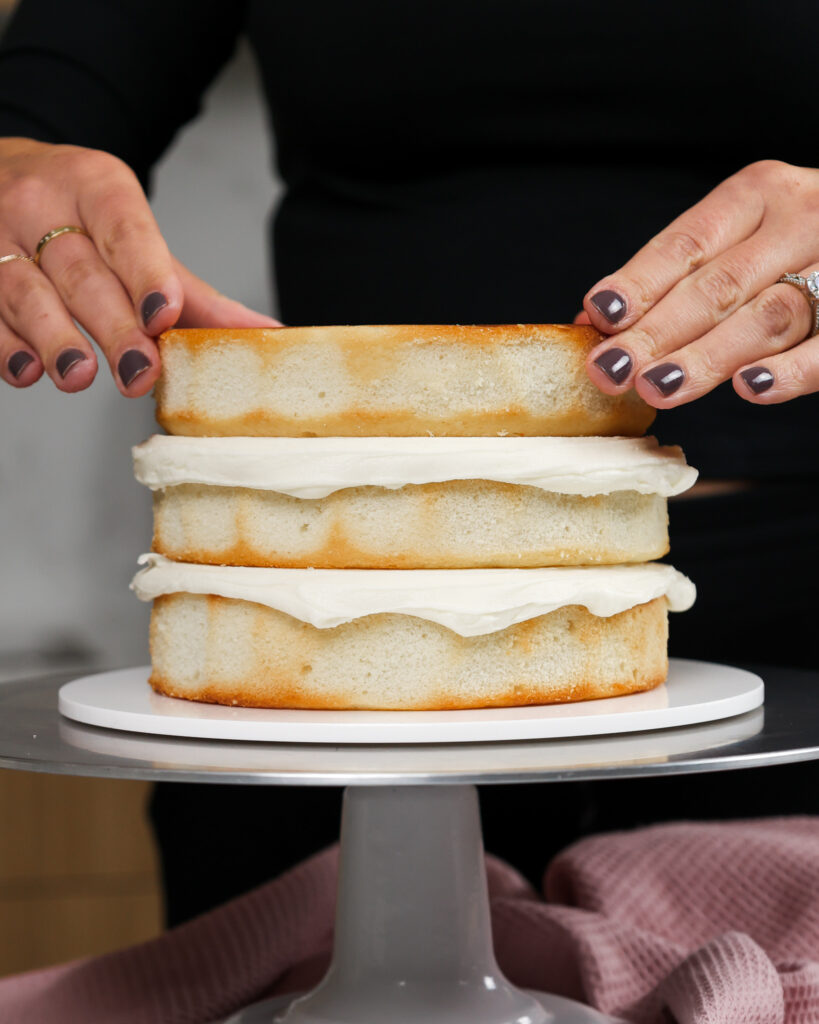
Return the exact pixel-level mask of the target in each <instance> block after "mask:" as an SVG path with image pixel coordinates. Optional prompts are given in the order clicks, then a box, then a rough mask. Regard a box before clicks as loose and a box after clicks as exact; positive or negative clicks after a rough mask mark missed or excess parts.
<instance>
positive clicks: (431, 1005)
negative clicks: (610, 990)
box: [229, 786, 616, 1024]
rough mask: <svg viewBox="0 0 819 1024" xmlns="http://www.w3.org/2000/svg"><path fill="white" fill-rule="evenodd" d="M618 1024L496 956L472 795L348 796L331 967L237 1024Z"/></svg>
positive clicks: (372, 790)
mask: <svg viewBox="0 0 819 1024" xmlns="http://www.w3.org/2000/svg"><path fill="white" fill-rule="evenodd" d="M273 1021H276V1022H279V1021H281V1022H283V1024H385V1022H387V1021H389V1024H616V1022H613V1019H612V1018H610V1017H606V1016H603V1015H602V1014H600V1013H598V1012H597V1011H595V1010H592V1009H590V1008H588V1007H584V1006H581V1005H580V1004H579V1003H574V1002H572V1001H570V1000H566V999H562V998H557V997H553V996H548V995H541V994H539V993H529V992H525V991H523V990H521V989H518V988H515V987H514V986H513V985H511V984H510V983H509V982H508V981H507V980H506V978H504V976H503V974H502V973H501V971H500V969H499V967H498V965H497V962H496V960H495V955H494V952H493V949H492V932H491V924H490V917H489V897H488V892H487V885H486V870H485V864H484V856H483V843H482V839H481V826H480V815H479V810H478V797H477V791H476V790H475V788H474V786H412V787H403V786H402V787H385V786H379V787H354V788H350V789H348V790H347V791H346V793H345V798H344V814H343V819H342V831H341V858H340V863H339V887H338V904H337V907H336V925H335V941H334V948H333V957H332V962H331V964H330V968H329V970H328V972H327V974H326V975H325V977H324V980H323V981H322V982H321V983H320V984H319V985H318V987H317V988H316V989H314V990H313V991H312V992H309V993H308V994H307V995H304V996H301V997H298V998H296V999H292V997H291V998H290V999H286V1000H274V1001H272V1002H268V1003H266V1004H259V1005H257V1006H255V1007H250V1008H248V1009H247V1010H244V1011H242V1012H241V1013H239V1014H238V1015H235V1016H233V1017H231V1018H230V1021H229V1024H260V1022H265V1024H273Z"/></svg>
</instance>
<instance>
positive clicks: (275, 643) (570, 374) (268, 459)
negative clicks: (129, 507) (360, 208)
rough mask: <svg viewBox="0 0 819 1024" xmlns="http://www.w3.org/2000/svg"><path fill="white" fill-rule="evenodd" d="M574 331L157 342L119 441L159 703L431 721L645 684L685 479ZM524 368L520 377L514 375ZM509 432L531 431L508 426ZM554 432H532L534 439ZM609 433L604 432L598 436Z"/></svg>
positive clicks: (657, 666) (672, 578)
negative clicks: (165, 699) (141, 521)
mask: <svg viewBox="0 0 819 1024" xmlns="http://www.w3.org/2000/svg"><path fill="white" fill-rule="evenodd" d="M598 340H599V335H597V334H596V332H594V331H593V330H592V329H591V328H585V327H584V328H578V327H562V326H557V327H553V326H543V325H534V326H526V325H512V326H499V327H488V326H484V327H440V326H437V327H428V326H427V327H407V326H400V327H361V328H352V327H344V328H340V327H339V328H282V329H277V330H270V331H268V330H253V331H251V330H237V331H231V330H228V331H220V330H209V331H204V330H201V331H200V330H194V331H181V330H174V331H171V332H168V333H167V334H165V335H163V336H162V338H161V339H160V350H161V353H162V361H163V372H162V377H161V380H160V384H159V386H158V391H157V409H158V412H157V415H158V419H159V420H160V422H161V423H162V424H163V425H164V426H165V427H166V429H169V430H170V431H171V432H172V435H174V436H169V437H160V436H158V437H154V438H152V439H151V440H150V441H148V442H147V443H146V444H144V445H141V446H139V447H138V448H137V449H135V453H134V454H135V466H136V472H137V476H138V478H139V479H140V480H141V481H142V482H143V483H145V484H146V485H148V486H149V487H151V488H152V489H153V490H154V494H155V498H154V512H155V528H154V542H153V553H152V554H151V555H148V556H144V561H145V567H144V568H143V569H142V570H141V572H140V573H138V575H137V577H136V579H135V581H134V584H133V586H134V589H135V590H136V592H137V594H138V596H139V597H141V598H142V599H144V600H153V601H154V609H153V614H152V622H151V656H152V674H151V684H152V686H153V687H154V689H155V690H157V692H159V693H162V694H165V695H168V696H174V697H183V698H186V699H191V700H200V701H209V702H216V703H223V704H233V705H241V706H248V707H279V708H325V709H326V708H332V709H341V708H366V709H377V710H381V709H384V710H386V709H390V710H394V709H401V710H430V709H438V710H442V709H454V708H479V707H492V706H508V705H525V704H535V703H554V702H562V701H575V700H585V699H592V698H599V697H608V696H614V695H618V694H626V693H633V692H637V691H641V690H646V689H651V688H652V687H655V686H657V685H658V684H659V683H661V682H662V681H663V680H664V679H665V677H666V674H667V655H666V643H667V613H668V610H669V609H672V610H682V609H684V608H686V607H688V606H689V605H690V603H691V602H692V601H693V599H694V591H693V585H692V584H691V583H690V581H688V580H686V579H685V577H683V576H682V575H681V574H679V573H677V572H676V570H674V569H673V568H672V567H671V566H668V565H662V564H657V563H654V562H653V559H656V558H658V557H661V556H662V555H664V554H665V553H666V552H667V550H668V533H667V511H666V500H667V498H668V497H669V496H670V495H672V494H676V493H679V492H680V491H682V490H684V489H685V488H687V487H689V486H690V485H691V484H692V483H693V480H694V478H695V477H696V472H695V471H694V470H692V469H691V468H690V467H688V466H687V465H686V463H685V460H684V458H683V456H682V453H681V452H680V451H679V449H674V448H662V447H660V446H659V445H658V444H657V442H656V441H655V440H654V439H653V438H646V437H641V436H638V435H640V434H641V433H642V431H643V430H644V429H645V427H646V426H647V424H648V423H649V422H650V420H651V418H652V416H653V410H651V409H649V407H648V406H645V405H644V404H643V403H642V401H641V400H640V399H639V398H638V397H637V396H635V395H634V394H633V393H629V394H628V395H627V396H619V397H616V398H611V397H610V396H605V395H602V394H601V393H600V392H598V391H597V389H596V388H594V387H593V385H591V383H590V382H589V381H588V379H587V377H586V375H585V370H584V360H585V355H586V353H587V352H588V350H589V349H590V348H591V347H592V346H593V345H594V344H595V343H596V342H597V341H598ZM527 368H528V370H529V373H528V374H527ZM520 435H525V436H520ZM540 435H549V436H540ZM612 435H613V436H612Z"/></svg>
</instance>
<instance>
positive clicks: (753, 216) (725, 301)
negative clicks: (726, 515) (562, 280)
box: [581, 160, 819, 409]
mask: <svg viewBox="0 0 819 1024" xmlns="http://www.w3.org/2000/svg"><path fill="white" fill-rule="evenodd" d="M816 271H819V170H816V169H814V168H809V167H793V166H791V165H790V164H785V163H780V162H779V161H775V160H765V161H762V162H760V163H755V164H751V165H750V166H749V167H745V168H743V170H741V171H739V172H738V173H737V174H735V175H733V177H731V178H728V179H727V181H724V182H723V183H722V184H721V185H719V186H717V188H715V189H714V191H713V192H711V193H709V195H707V196H706V197H705V198H704V199H703V200H702V201H701V202H699V203H697V204H696V206H693V207H692V208H691V209H690V210H687V211H686V212H685V213H683V214H682V215H681V216H680V217H678V218H677V219H676V220H675V221H674V222H673V223H672V224H670V225H669V226H668V227H667V228H666V229H665V230H664V231H661V232H660V234H658V235H656V236H655V237H654V238H652V239H651V241H650V242H649V243H648V244H647V245H645V246H644V247H643V248H642V249H641V250H640V251H639V252H638V253H637V254H636V256H634V257H633V258H632V259H630V260H629V261H628V263H626V264H625V265H624V266H623V267H621V268H620V270H618V271H616V272H615V273H614V274H611V275H609V276H608V277H605V278H603V280H602V281H600V282H598V284H596V285H595V286H594V288H592V289H591V290H590V291H589V292H588V294H587V295H586V297H585V299H584V300H583V306H584V309H585V312H586V313H587V315H588V319H589V321H590V322H591V323H592V324H594V326H595V327H597V328H598V329H599V330H601V331H603V332H604V333H605V334H609V335H615V337H609V338H607V339H606V340H605V341H604V342H601V344H599V345H597V346H596V347H595V348H594V349H593V350H592V351H591V353H590V354H589V358H588V363H587V366H588V372H589V376H590V377H591V379H592V380H593V381H594V383H595V384H597V386H598V387H599V388H600V389H601V390H602V391H605V392H607V393H608V394H612V395H613V394H619V393H621V392H623V391H626V390H627V389H628V388H630V387H632V386H633V387H634V388H635V389H636V390H637V392H638V393H639V394H640V395H641V396H642V397H643V398H644V399H645V400H646V401H647V402H648V403H649V404H650V405H653V406H656V407H657V408H659V409H667V408H671V407H673V406H675V405H682V404H683V403H685V402H691V401H693V400H694V399H695V398H699V397H700V396H701V395H704V394H707V393H708V392H709V391H711V390H712V389H713V388H715V387H716V386H717V385H718V384H720V383H722V382H723V381H725V380H728V379H731V380H732V382H733V385H734V390H735V391H736V392H737V394H738V395H739V396H740V397H741V398H744V399H747V400H748V401H749V402H756V403H758V404H764V405H769V404H772V403H775V402H787V401H789V400H790V399H791V398H796V397H797V396H799V395H807V394H810V393H811V392H814V391H819V335H817V336H815V337H812V338H811V337H809V335H810V334H811V332H812V331H813V329H814V320H813V316H812V309H811V302H810V300H809V299H808V298H807V297H806V296H805V295H803V294H800V291H799V289H798V288H796V287H794V286H793V285H790V284H778V283H777V282H778V280H779V278H780V277H782V275H783V274H785V273H788V272H790V273H796V274H799V275H801V276H802V277H803V278H806V277H808V275H810V274H811V273H814V272H816ZM812 280H813V282H815V283H816V284H817V286H818V287H819V276H817V277H815V278H813V279H812ZM581 316H582V315H581ZM582 319H583V320H586V317H582Z"/></svg>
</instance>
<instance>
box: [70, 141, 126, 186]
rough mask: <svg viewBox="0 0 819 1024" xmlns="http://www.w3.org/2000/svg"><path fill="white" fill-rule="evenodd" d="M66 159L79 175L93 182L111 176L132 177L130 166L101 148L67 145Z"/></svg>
mask: <svg viewBox="0 0 819 1024" xmlns="http://www.w3.org/2000/svg"><path fill="white" fill-rule="evenodd" d="M67 160H68V162H69V164H70V166H72V167H73V169H74V170H75V171H76V173H77V174H78V176H79V177H82V178H92V179H93V180H94V181H95V182H99V181H100V180H108V179H111V178H122V177H125V176H128V177H134V174H133V171H132V170H131V168H130V167H129V166H128V165H127V164H126V163H125V162H124V161H123V160H120V158H119V157H118V156H114V155H113V153H106V152H105V151H104V150H102V149H83V148H80V147H79V146H72V147H69V153H68V154H67Z"/></svg>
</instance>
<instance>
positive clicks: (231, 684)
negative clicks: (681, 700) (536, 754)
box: [151, 593, 668, 711]
mask: <svg viewBox="0 0 819 1024" xmlns="http://www.w3.org/2000/svg"><path fill="white" fill-rule="evenodd" d="M667 611H668V601H667V600H666V598H665V597H658V598H656V599H654V600H652V601H649V602H647V603H645V604H640V605H636V606H635V607H632V608H629V609H627V610H626V611H623V612H620V613H619V614H616V615H611V616H607V617H602V616H596V615H592V614H591V613H590V612H589V611H588V610H587V609H586V608H584V607H582V606H580V605H570V606H566V607H562V608H558V609H557V610H556V611H552V612H549V613H548V614H546V615H540V616H537V617H536V618H533V619H528V620H527V621H525V622H520V623H517V624H516V625H512V626H509V627H507V628H506V629H501V630H498V631H497V632H494V633H486V634H482V635H479V636H469V637H464V636H460V635H459V634H458V633H455V632H453V631H452V630H450V629H448V628H446V627H445V626H441V625H439V624H437V623H435V622H430V621H427V620H425V619H421V618H417V617H415V616H413V615H405V614H400V613H381V614H376V615H366V616H364V617H362V618H358V619H355V620H353V621H352V622H346V623H343V624H342V625H339V626H335V627H332V628H327V629H318V628H316V627H315V626H312V625H310V624H309V623H306V622H302V621H301V620H299V619H295V618H293V617H292V616H290V615H287V614H285V613H284V612H280V611H276V610H275V609H273V608H269V607H267V606H265V605H261V604H256V603H253V602H250V601H243V600H236V599H232V598H224V597H217V596H213V595H202V594H187V593H175V594H169V595H166V596H162V597H158V598H157V599H156V600H155V601H154V608H153V614H152V617H151V660H152V663H153V672H152V674H151V685H152V686H153V688H154V689H155V690H156V691H157V692H158V693H162V694H166V695H167V696H171V697H182V698H186V699H188V700H198V701H205V702H209V703H213V704H233V705H239V706H243V707H267V708H323V709H333V710H340V709H359V710H361V709H370V710H407V711H409V710H414V711H421V710H453V709H464V708H483V707H514V706H521V705H526V704H554V703H560V702H568V701H579V700H591V699H596V698H602V697H614V696H617V695H620V694H626V693H637V692H639V691H642V690H649V689H652V688H653V687H655V686H658V685H659V684H660V683H662V682H663V681H664V680H665V678H666V675H667V672H668V660H667V654H666V648H667V638H668V615H667Z"/></svg>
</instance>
